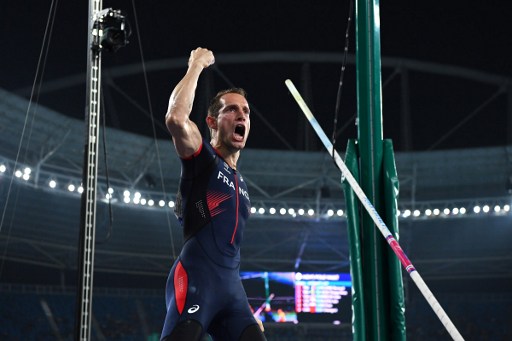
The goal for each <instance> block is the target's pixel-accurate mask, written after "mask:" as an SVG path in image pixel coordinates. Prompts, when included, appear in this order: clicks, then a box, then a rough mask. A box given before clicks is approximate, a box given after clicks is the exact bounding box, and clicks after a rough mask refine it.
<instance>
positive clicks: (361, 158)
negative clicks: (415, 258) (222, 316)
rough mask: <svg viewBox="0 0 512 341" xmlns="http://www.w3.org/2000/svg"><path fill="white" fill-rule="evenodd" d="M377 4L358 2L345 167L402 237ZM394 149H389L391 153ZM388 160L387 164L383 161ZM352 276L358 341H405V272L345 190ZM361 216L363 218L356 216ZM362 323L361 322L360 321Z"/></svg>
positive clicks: (367, 216) (368, 217)
mask: <svg viewBox="0 0 512 341" xmlns="http://www.w3.org/2000/svg"><path fill="white" fill-rule="evenodd" d="M379 25H380V24H379V2H378V0H357V2H356V66H357V97H358V141H357V142H350V141H349V148H348V149H347V151H348V150H349V149H350V151H351V153H348V152H347V162H346V164H347V166H348V165H350V166H349V167H350V168H352V171H354V167H357V165H359V167H360V168H359V171H358V172H357V174H359V177H356V179H357V178H359V182H360V185H361V188H362V189H363V191H364V192H365V193H366V196H367V197H368V199H369V200H370V201H371V202H372V204H373V205H374V207H375V208H376V210H377V211H378V212H379V214H380V215H381V217H382V218H383V219H384V221H385V222H386V224H387V225H388V227H389V229H390V231H391V232H392V233H393V235H394V237H395V238H398V235H397V234H398V221H397V219H396V214H395V213H396V210H397V195H398V179H397V176H396V169H395V164H394V157H393V151H392V148H393V147H392V144H391V143H390V141H389V143H387V144H386V145H385V144H384V141H383V137H382V135H383V134H382V100H381V91H382V88H381V73H380V69H381V63H380V26H379ZM390 148H391V150H390ZM384 155H386V160H384ZM345 196H346V201H347V214H348V225H349V238H350V244H351V273H352V276H353V279H354V281H356V284H358V285H357V286H354V287H353V289H354V295H353V301H352V304H353V310H354V328H353V330H354V340H372V341H373V340H405V317H404V311H405V309H404V303H403V286H402V278H401V268H400V263H399V261H398V259H397V258H396V257H395V256H394V254H393V252H392V251H390V250H389V248H388V246H387V243H386V241H385V240H384V239H383V238H382V236H381V235H380V233H379V231H378V229H377V228H376V227H375V225H374V223H373V220H372V219H371V218H370V216H369V215H368V214H367V213H366V211H365V210H364V209H361V207H359V209H358V207H357V206H358V204H357V202H356V200H355V199H354V195H353V194H351V189H350V188H349V187H348V186H347V185H345ZM358 212H360V213H361V215H360V219H359V217H358V216H357V215H358ZM357 290H359V291H360V292H356V291H357ZM361 320H363V321H361Z"/></svg>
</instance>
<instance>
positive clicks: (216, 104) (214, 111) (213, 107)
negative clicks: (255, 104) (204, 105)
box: [208, 88, 247, 117]
mask: <svg viewBox="0 0 512 341" xmlns="http://www.w3.org/2000/svg"><path fill="white" fill-rule="evenodd" d="M225 94H239V95H242V96H244V98H246V99H247V92H246V91H245V90H244V89H242V88H230V89H226V90H222V91H219V92H218V93H217V94H216V95H215V97H213V98H212V100H211V101H210V105H209V106H208V116H212V117H217V116H219V111H220V108H222V104H221V103H220V98H221V97H222V96H224V95H225Z"/></svg>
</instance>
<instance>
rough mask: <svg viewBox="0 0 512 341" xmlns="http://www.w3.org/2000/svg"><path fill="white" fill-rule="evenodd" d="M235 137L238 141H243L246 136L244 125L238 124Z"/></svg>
mask: <svg viewBox="0 0 512 341" xmlns="http://www.w3.org/2000/svg"><path fill="white" fill-rule="evenodd" d="M234 136H235V139H236V140H238V141H243V139H244V136H245V126H244V125H243V124H237V126H236V127H235V133H234Z"/></svg>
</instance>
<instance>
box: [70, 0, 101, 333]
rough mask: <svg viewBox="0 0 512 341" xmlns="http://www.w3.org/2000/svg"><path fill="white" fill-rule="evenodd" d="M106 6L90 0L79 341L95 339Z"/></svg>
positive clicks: (76, 322)
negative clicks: (101, 15)
mask: <svg viewBox="0 0 512 341" xmlns="http://www.w3.org/2000/svg"><path fill="white" fill-rule="evenodd" d="M102 5H103V4H102V0H90V1H89V30H88V33H89V37H88V45H87V47H88V60H87V64H88V65H87V92H86V110H85V115H86V117H85V119H86V129H85V147H84V165H83V174H82V185H83V188H84V191H83V192H82V199H81V209H80V219H81V224H80V235H79V249H78V252H79V259H78V288H77V295H76V307H75V309H76V317H75V340H80V341H87V340H90V339H91V318H92V297H93V296H92V294H93V291H92V289H93V274H94V242H95V235H96V196H97V194H96V191H97V180H98V144H99V127H100V80H101V50H100V48H99V46H100V32H99V29H98V26H97V22H98V20H97V19H98V14H99V12H100V11H101V10H102Z"/></svg>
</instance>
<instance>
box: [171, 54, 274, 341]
mask: <svg viewBox="0 0 512 341" xmlns="http://www.w3.org/2000/svg"><path fill="white" fill-rule="evenodd" d="M214 62H215V59H214V56H213V53H212V52H211V51H209V50H207V49H204V48H197V49H195V50H194V51H192V52H191V54H190V58H189V61H188V70H187V72H186V74H185V76H184V77H183V79H182V80H181V81H180V82H179V83H178V84H177V85H176V87H175V88H174V90H173V92H172V94H171V97H170V100H169V107H168V111H167V114H166V118H165V123H166V125H167V128H168V129H169V132H170V133H171V135H172V139H173V142H174V146H175V148H176V152H177V153H178V156H179V157H180V158H181V162H182V172H181V182H180V189H179V193H178V197H177V199H176V202H177V203H176V215H177V217H178V218H179V220H180V222H181V224H182V226H183V229H184V237H185V244H184V246H183V249H182V251H181V253H180V256H179V257H178V259H177V260H176V262H175V263H174V265H173V267H172V269H171V272H170V274H169V278H168V280H167V287H166V303H167V316H166V318H165V324H164V328H163V331H162V338H161V339H162V340H164V341H177V340H180V341H183V340H186V341H193V340H200V339H201V338H202V337H203V336H204V335H205V333H206V332H207V333H208V334H210V335H211V336H212V337H213V338H214V340H222V341H224V340H227V341H229V340H233V341H238V340H242V341H253V340H254V341H261V340H266V339H265V336H264V335H263V333H262V329H263V326H262V325H261V322H259V321H256V320H255V319H254V317H253V316H252V313H251V310H250V307H249V303H248V301H247V295H246V293H245V291H244V288H243V286H242V283H241V280H240V275H239V268H240V243H241V241H242V234H243V229H244V225H245V221H246V220H247V218H248V217H249V213H250V201H249V195H248V192H247V186H246V184H245V182H244V180H243V178H242V176H241V175H240V173H239V172H238V171H237V167H236V166H237V161H238V158H239V157H240V151H241V150H242V149H243V148H244V146H245V143H246V141H247V137H248V135H249V131H250V128H251V122H250V117H249V114H250V110H249V104H248V102H247V100H246V94H245V91H244V90H243V89H238V88H235V89H229V90H226V91H222V92H220V93H219V94H217V95H216V96H215V97H214V98H213V100H212V102H211V104H210V106H209V108H208V115H207V117H206V123H207V124H208V127H209V129H210V133H211V141H210V142H209V143H208V142H207V141H206V140H203V138H202V136H201V133H200V132H199V129H198V128H197V126H196V124H195V123H194V122H192V121H191V120H190V119H189V116H190V113H191V111H192V104H193V102H194V96H195V91H196V87H197V82H198V79H199V76H200V75H201V72H202V71H203V70H204V69H205V68H207V67H208V66H210V65H212V64H213V63H214ZM258 323H259V324H258ZM260 326H261V329H260Z"/></svg>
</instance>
